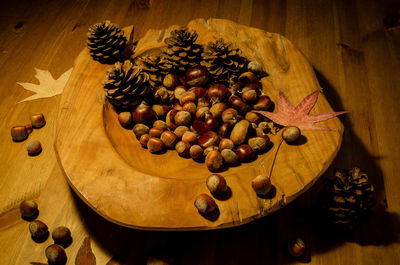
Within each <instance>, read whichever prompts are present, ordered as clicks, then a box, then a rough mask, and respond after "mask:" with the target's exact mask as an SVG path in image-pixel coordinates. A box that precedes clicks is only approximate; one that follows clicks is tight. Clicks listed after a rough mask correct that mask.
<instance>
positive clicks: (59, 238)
mask: <svg viewBox="0 0 400 265" xmlns="http://www.w3.org/2000/svg"><path fill="white" fill-rule="evenodd" d="M51 237H52V238H53V240H54V242H55V243H56V244H59V245H66V244H68V243H69V242H70V241H71V231H70V230H69V229H68V227H65V226H59V227H57V228H55V229H54V230H53V232H51Z"/></svg>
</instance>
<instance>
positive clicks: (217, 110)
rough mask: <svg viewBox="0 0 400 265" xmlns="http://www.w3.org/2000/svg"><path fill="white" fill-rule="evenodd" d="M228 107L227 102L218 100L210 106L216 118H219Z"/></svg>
mask: <svg viewBox="0 0 400 265" xmlns="http://www.w3.org/2000/svg"><path fill="white" fill-rule="evenodd" d="M225 109H226V104H225V103H223V102H218V103H215V104H214V105H212V107H211V108H210V112H211V114H212V115H213V117H214V118H215V119H219V118H220V117H221V115H222V112H223V111H224V110H225Z"/></svg>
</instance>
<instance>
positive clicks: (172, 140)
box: [160, 131, 179, 148]
mask: <svg viewBox="0 0 400 265" xmlns="http://www.w3.org/2000/svg"><path fill="white" fill-rule="evenodd" d="M160 139H161V141H163V143H164V145H165V146H166V147H167V148H172V147H174V146H175V144H176V143H177V142H178V140H179V137H178V136H177V135H176V134H175V133H173V132H171V131H165V132H163V133H162V134H161V136H160Z"/></svg>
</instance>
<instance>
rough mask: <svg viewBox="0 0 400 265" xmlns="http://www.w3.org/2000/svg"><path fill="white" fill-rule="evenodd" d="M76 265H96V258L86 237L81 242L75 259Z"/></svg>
mask: <svg viewBox="0 0 400 265" xmlns="http://www.w3.org/2000/svg"><path fill="white" fill-rule="evenodd" d="M75 264H76V265H96V257H95V255H94V254H93V252H92V248H91V247H90V238H89V237H86V238H85V239H84V240H83V243H82V246H81V247H80V248H79V250H78V254H76V258H75Z"/></svg>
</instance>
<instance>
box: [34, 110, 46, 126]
mask: <svg viewBox="0 0 400 265" xmlns="http://www.w3.org/2000/svg"><path fill="white" fill-rule="evenodd" d="M31 123H32V127H33V128H35V129H39V128H42V127H43V126H44V125H45V124H46V120H45V119H44V115H43V114H42V113H36V114H33V115H32V116H31Z"/></svg>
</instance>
